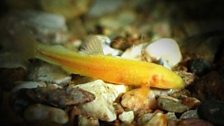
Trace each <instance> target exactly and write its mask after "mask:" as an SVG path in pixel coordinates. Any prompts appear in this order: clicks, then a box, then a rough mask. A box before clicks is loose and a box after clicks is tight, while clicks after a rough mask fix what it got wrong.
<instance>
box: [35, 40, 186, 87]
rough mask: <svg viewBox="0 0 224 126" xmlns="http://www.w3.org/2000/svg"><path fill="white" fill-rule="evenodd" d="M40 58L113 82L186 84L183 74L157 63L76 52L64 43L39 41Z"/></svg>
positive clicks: (153, 84)
mask: <svg viewBox="0 0 224 126" xmlns="http://www.w3.org/2000/svg"><path fill="white" fill-rule="evenodd" d="M35 55H36V57H37V58H39V59H42V60H44V61H47V62H50V63H53V64H56V65H59V66H61V67H62V68H63V69H65V70H66V71H68V72H71V73H74V74H79V75H83V76H88V77H92V78H96V79H102V80H104V81H107V82H111V83H114V84H124V85H129V86H147V87H148V86H150V87H156V88H162V89H169V88H183V86H184V82H183V80H182V78H181V77H180V76H178V75H177V74H176V73H174V72H172V71H171V70H169V69H167V68H165V67H163V66H161V65H157V64H154V63H148V62H143V61H134V60H128V59H123V58H120V57H112V56H106V55H100V54H94V55H88V54H82V53H78V52H74V51H71V50H68V49H66V48H65V47H63V46H58V45H57V46H52V45H44V44H39V43H38V44H37V48H36V51H35Z"/></svg>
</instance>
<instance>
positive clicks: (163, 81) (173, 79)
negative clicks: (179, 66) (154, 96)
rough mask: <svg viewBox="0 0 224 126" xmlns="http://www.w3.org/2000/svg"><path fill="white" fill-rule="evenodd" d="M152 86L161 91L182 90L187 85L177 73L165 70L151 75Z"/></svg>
mask: <svg viewBox="0 0 224 126" xmlns="http://www.w3.org/2000/svg"><path fill="white" fill-rule="evenodd" d="M150 86H151V87H155V88H161V89H181V88H184V86H185V84H184V81H183V79H182V78H181V77H180V76H179V75H177V74H176V73H175V72H173V71H171V70H168V69H165V68H163V69H160V70H158V72H157V73H156V74H154V75H151V80H150Z"/></svg>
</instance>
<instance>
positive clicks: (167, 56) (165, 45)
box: [145, 38, 182, 68]
mask: <svg viewBox="0 0 224 126" xmlns="http://www.w3.org/2000/svg"><path fill="white" fill-rule="evenodd" d="M145 54H146V55H147V56H148V58H149V59H152V60H154V61H157V62H158V61H161V62H162V64H163V65H164V66H165V67H167V68H172V67H174V66H175V65H177V64H178V63H179V62H180V61H181V60H182V55H181V51H180V48H179V46H178V44H177V42H176V41H175V40H173V39H169V38H162V39H158V40H156V41H154V42H152V43H151V44H149V45H148V46H147V47H146V48H145Z"/></svg>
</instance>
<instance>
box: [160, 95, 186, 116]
mask: <svg viewBox="0 0 224 126" xmlns="http://www.w3.org/2000/svg"><path fill="white" fill-rule="evenodd" d="M157 100H158V106H159V107H160V108H161V109H163V110H166V111H169V112H177V113H182V112H184V111H187V110H189V107H188V106H186V105H184V104H182V103H181V101H180V100H178V99H176V98H173V97H170V96H160V97H158V99H157Z"/></svg>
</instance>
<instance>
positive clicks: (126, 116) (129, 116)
mask: <svg viewBox="0 0 224 126" xmlns="http://www.w3.org/2000/svg"><path fill="white" fill-rule="evenodd" d="M118 117H119V119H120V120H121V121H122V122H124V123H129V124H130V123H131V122H132V121H133V120H134V117H135V116H134V112H133V111H125V112H123V113H121V114H120V115H119V116H118Z"/></svg>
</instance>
